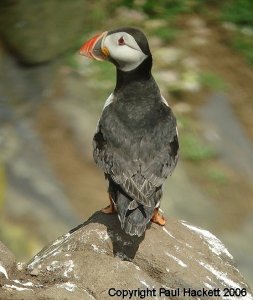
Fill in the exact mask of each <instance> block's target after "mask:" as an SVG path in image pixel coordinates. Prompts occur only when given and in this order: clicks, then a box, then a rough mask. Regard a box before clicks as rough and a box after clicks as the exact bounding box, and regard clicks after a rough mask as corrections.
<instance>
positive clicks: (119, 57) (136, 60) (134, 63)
mask: <svg viewBox="0 0 253 300" xmlns="http://www.w3.org/2000/svg"><path fill="white" fill-rule="evenodd" d="M102 44H103V45H102V46H103V47H106V48H107V49H108V50H109V53H110V56H111V57H112V58H113V59H114V60H115V61H117V63H118V64H119V69H120V70H122V71H126V72H127V71H131V70H134V69H135V68H137V67H138V66H139V65H140V64H141V63H142V62H143V61H144V59H145V58H146V57H147V55H146V54H144V53H143V52H142V50H141V48H140V47H139V45H138V44H137V43H136V41H135V39H134V38H133V37H132V36H131V35H130V34H128V33H126V32H116V33H113V34H110V35H108V36H106V37H105V38H104V40H103V42H102Z"/></svg>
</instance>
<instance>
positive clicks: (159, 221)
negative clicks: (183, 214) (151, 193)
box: [150, 208, 166, 226]
mask: <svg viewBox="0 0 253 300" xmlns="http://www.w3.org/2000/svg"><path fill="white" fill-rule="evenodd" d="M150 221H151V222H153V223H156V224H159V225H160V226H164V225H165V223H166V220H165V218H164V216H162V215H161V214H160V213H159V209H158V208H155V210H154V213H153V216H152V218H151V220H150Z"/></svg>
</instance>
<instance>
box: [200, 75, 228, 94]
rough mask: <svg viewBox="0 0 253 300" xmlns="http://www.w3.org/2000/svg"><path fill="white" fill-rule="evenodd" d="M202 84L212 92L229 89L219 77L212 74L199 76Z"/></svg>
mask: <svg viewBox="0 0 253 300" xmlns="http://www.w3.org/2000/svg"><path fill="white" fill-rule="evenodd" d="M198 79H199V82H200V84H201V85H202V86H203V87H205V88H207V89H210V90H214V91H224V90H226V89H227V86H226V83H225V82H224V80H223V78H221V77H220V76H219V75H217V74H215V73H211V72H202V73H200V74H199V76H198Z"/></svg>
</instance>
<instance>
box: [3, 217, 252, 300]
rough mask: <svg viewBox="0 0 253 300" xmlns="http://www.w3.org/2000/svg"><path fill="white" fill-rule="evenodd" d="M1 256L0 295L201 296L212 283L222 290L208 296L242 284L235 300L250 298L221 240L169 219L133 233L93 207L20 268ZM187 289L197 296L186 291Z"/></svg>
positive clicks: (216, 295) (8, 296)
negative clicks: (87, 216) (139, 234)
mask: <svg viewBox="0 0 253 300" xmlns="http://www.w3.org/2000/svg"><path fill="white" fill-rule="evenodd" d="M0 248H1V247H0ZM0 252H1V249H0ZM2 261H4V260H2ZM2 261H1V259H0V286H1V287H2V288H1V290H0V299H26V300H29V299H33V300H34V299H53V300H58V299H59V300H60V299H78V300H82V299H112V298H114V299H117V298H118V299H122V297H123V290H127V292H125V293H127V294H125V299H130V293H131V291H134V292H132V293H135V294H133V296H132V299H141V294H140V293H141V291H142V290H145V291H148V290H150V291H151V290H153V291H155V292H154V293H153V294H151V292H150V294H149V295H152V297H146V299H152V298H153V299H171V298H176V299H194V298H195V299H207V298H209V297H206V296H205V294H203V290H205V291H207V292H208V291H214V290H215V289H216V290H220V291H221V292H220V295H219V294H217V293H216V294H215V293H214V294H212V296H211V298H212V299H221V298H223V299H234V297H232V296H225V295H223V293H222V291H223V290H224V289H225V288H231V289H233V290H236V289H237V291H238V292H240V291H242V290H243V289H245V290H243V291H246V292H247V295H245V296H244V293H243V294H242V295H241V297H239V298H236V299H245V300H249V299H253V297H252V294H251V291H250V288H249V286H248V285H247V284H246V283H245V280H244V279H243V277H242V276H241V274H240V272H239V271H238V269H237V268H236V267H235V265H234V262H233V257H232V256H231V254H230V253H229V252H228V250H227V249H226V248H225V247H224V245H223V244H222V243H221V242H220V240H218V239H217V238H216V237H215V236H214V235H212V234H211V233H210V232H208V231H206V230H202V229H200V228H197V227H195V226H192V225H190V224H188V223H186V222H184V221H179V220H173V219H171V220H169V221H167V225H166V226H165V227H163V228H162V227H160V226H157V225H154V224H152V225H151V226H150V228H148V230H147V231H146V233H145V236H143V237H141V238H138V237H129V236H127V235H126V234H124V233H123V232H122V231H121V229H120V225H119V221H118V219H117V216H115V215H104V214H102V213H101V212H96V213H95V214H94V215H93V216H92V217H91V218H90V219H89V220H88V221H87V222H85V223H83V224H81V225H79V226H78V227H77V228H75V229H73V230H71V231H70V232H69V233H67V234H65V235H64V236H62V237H60V238H58V239H56V240H55V241H54V242H53V243H52V244H51V245H50V246H48V247H46V248H44V249H43V250H41V251H40V252H39V253H38V254H37V255H36V256H35V257H34V258H33V259H32V260H31V261H30V262H29V263H28V264H26V265H24V266H23V267H22V268H20V267H19V269H20V270H18V269H17V268H16V269H15V268H7V266H5V265H4V264H3V263H2V264H1V262H2ZM110 288H112V290H111V293H112V294H113V293H115V292H116V291H117V290H119V291H118V293H119V294H117V295H118V297H117V296H114V297H112V296H110V295H109V289H110ZM189 288H190V289H191V291H193V293H194V292H195V291H197V290H200V292H199V293H200V294H198V295H192V296H191V297H190V295H188V294H186V295H184V294H183V291H184V289H185V290H188V289H189ZM160 289H164V290H165V289H167V291H168V292H167V295H166V294H162V295H159V292H160ZM173 291H175V293H176V292H178V295H177V296H173V295H172V292H173ZM201 291H202V292H201ZM120 293H121V294H120ZM143 293H144V292H143ZM169 293H171V294H170V295H169ZM201 293H202V294H201ZM210 293H211V292H210ZM142 295H143V294H142ZM209 295H211V294H209Z"/></svg>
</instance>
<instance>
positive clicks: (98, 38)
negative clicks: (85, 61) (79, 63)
mask: <svg viewBox="0 0 253 300" xmlns="http://www.w3.org/2000/svg"><path fill="white" fill-rule="evenodd" d="M106 35H107V31H105V32H103V33H102V34H98V35H95V36H94V37H93V38H91V39H90V40H88V41H87V42H85V43H84V44H83V45H82V47H81V48H80V54H81V55H84V56H87V57H89V58H92V59H95V60H105V59H107V57H108V56H109V51H108V49H107V48H106V47H103V41H104V39H105V37H106Z"/></svg>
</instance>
